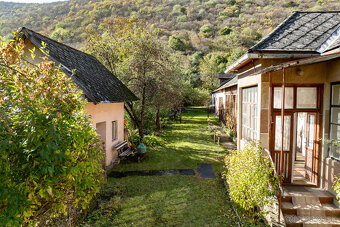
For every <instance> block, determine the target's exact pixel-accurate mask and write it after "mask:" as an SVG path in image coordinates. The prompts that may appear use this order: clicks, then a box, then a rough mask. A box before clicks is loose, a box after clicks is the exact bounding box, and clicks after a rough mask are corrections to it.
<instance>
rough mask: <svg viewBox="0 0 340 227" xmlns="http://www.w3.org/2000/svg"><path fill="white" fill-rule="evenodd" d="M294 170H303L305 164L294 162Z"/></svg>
mask: <svg viewBox="0 0 340 227" xmlns="http://www.w3.org/2000/svg"><path fill="white" fill-rule="evenodd" d="M295 168H305V162H295V163H294V169H295Z"/></svg>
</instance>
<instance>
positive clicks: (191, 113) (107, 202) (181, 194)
mask: <svg viewBox="0 0 340 227" xmlns="http://www.w3.org/2000/svg"><path fill="white" fill-rule="evenodd" d="M206 117H207V116H206V110H205V109H203V108H190V109H187V110H186V111H185V112H184V113H183V122H182V123H181V124H180V123H173V124H171V125H170V126H168V127H167V128H166V129H165V130H164V131H163V133H162V137H163V138H164V139H165V140H166V144H165V145H164V146H162V147H156V148H152V149H149V153H148V156H147V158H145V159H144V160H143V161H142V162H141V163H135V162H133V161H127V162H122V163H121V164H119V165H118V166H116V167H115V168H114V169H113V170H114V171H131V170H163V169H194V170H196V168H197V166H198V164H200V163H210V164H213V167H214V171H215V173H216V176H217V173H219V172H220V170H221V168H222V166H223V157H224V155H225V154H226V151H221V152H220V153H218V152H217V145H216V144H214V142H213V139H212V137H211V135H209V133H208V132H207V121H206ZM103 191H104V192H103V193H102V196H101V197H99V199H98V200H99V205H98V206H97V208H95V209H94V210H92V211H91V212H90V213H89V215H88V216H87V221H86V224H85V225H88V226H235V223H236V217H235V215H234V213H233V211H232V209H231V205H230V202H228V200H227V198H226V196H225V191H224V188H223V186H222V183H221V181H220V179H219V177H218V176H217V178H216V179H201V178H199V177H198V176H181V175H174V176H144V177H142V176H130V177H125V178H120V179H117V178H109V179H108V182H107V185H106V186H105V188H104V189H103Z"/></svg>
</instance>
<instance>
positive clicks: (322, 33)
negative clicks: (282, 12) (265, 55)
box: [249, 11, 340, 53]
mask: <svg viewBox="0 0 340 227" xmlns="http://www.w3.org/2000/svg"><path fill="white" fill-rule="evenodd" d="M339 27H340V11H324V12H295V13H293V14H292V15H291V16H289V17H288V18H287V19H286V20H284V21H283V22H282V23H281V24H280V25H279V26H278V27H277V28H276V29H275V30H274V31H272V32H271V33H270V34H269V35H267V36H266V37H265V38H263V39H262V40H261V41H260V42H259V43H257V44H256V45H254V46H253V47H251V48H250V50H249V52H253V51H301V52H318V53H323V52H325V51H328V50H330V49H334V48H336V47H339V46H340V38H339V36H340V28H339Z"/></svg>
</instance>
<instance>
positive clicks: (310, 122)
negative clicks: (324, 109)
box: [307, 115, 315, 149]
mask: <svg viewBox="0 0 340 227" xmlns="http://www.w3.org/2000/svg"><path fill="white" fill-rule="evenodd" d="M308 118H309V119H308V135H307V136H308V138H307V147H308V148H309V149H313V147H314V125H315V116H314V115H309V117H308Z"/></svg>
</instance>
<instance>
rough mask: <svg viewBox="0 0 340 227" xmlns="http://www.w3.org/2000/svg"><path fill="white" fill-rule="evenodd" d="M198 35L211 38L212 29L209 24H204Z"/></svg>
mask: <svg viewBox="0 0 340 227" xmlns="http://www.w3.org/2000/svg"><path fill="white" fill-rule="evenodd" d="M200 34H201V35H202V36H203V37H212V36H213V34H214V27H213V26H212V25H211V24H205V25H203V26H202V27H201V28H200Z"/></svg>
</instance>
